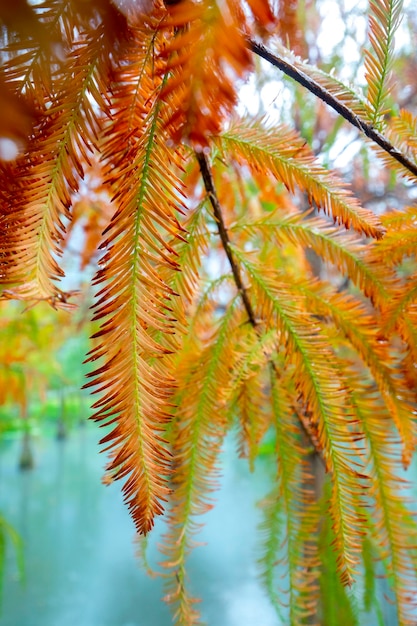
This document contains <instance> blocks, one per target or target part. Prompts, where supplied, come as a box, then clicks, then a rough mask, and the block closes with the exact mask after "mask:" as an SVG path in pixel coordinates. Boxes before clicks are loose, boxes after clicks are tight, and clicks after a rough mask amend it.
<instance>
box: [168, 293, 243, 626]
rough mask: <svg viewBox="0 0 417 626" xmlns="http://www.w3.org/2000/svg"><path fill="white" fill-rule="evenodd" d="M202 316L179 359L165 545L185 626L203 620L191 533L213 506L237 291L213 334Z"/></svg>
mask: <svg viewBox="0 0 417 626" xmlns="http://www.w3.org/2000/svg"><path fill="white" fill-rule="evenodd" d="M207 305H208V308H209V311H208V313H209V314H210V315H212V314H213V313H214V312H215V305H214V303H211V302H209V301H207ZM210 310H211V313H210ZM206 314H207V313H206ZM204 321H205V316H204V315H203V314H202V311H201V310H200V323H198V322H197V320H196V322H197V326H199V325H200V324H201V325H202V328H201V329H200V330H199V329H198V328H194V329H193V332H192V333H191V332H190V334H189V336H188V337H187V339H186V341H185V345H184V348H183V351H182V355H181V362H179V363H177V380H178V381H179V392H178V394H177V395H176V397H175V403H176V406H177V408H176V411H175V419H174V423H173V426H172V436H171V438H172V450H173V455H174V473H173V479H172V482H173V492H172V495H171V501H172V509H171V511H170V512H169V515H168V523H169V531H168V533H167V535H166V537H165V541H164V546H163V551H164V553H165V554H166V556H167V560H166V561H164V562H163V565H164V566H165V567H166V568H168V569H169V570H170V574H169V580H168V585H167V592H168V593H167V596H166V600H167V601H168V602H169V603H171V604H172V605H173V607H174V611H175V618H176V621H177V622H178V623H179V624H184V625H191V624H196V623H199V622H198V620H199V614H198V611H196V609H195V607H194V603H195V599H194V598H193V597H191V595H190V593H189V590H188V583H187V575H186V560H187V557H188V555H189V553H190V550H191V549H192V548H193V547H194V546H195V545H196V544H195V541H194V540H193V535H194V534H195V533H196V531H197V530H198V527H199V526H200V524H199V523H198V522H197V521H196V516H198V515H202V514H204V513H205V512H206V511H208V510H209V509H210V508H212V506H213V505H212V499H211V497H210V494H211V492H212V491H213V490H214V489H215V487H216V486H217V480H216V479H217V476H218V465H217V464H218V456H219V453H220V450H221V445H222V442H223V439H224V436H225V434H226V432H227V427H228V420H227V414H226V410H225V407H224V405H223V403H222V402H221V389H222V381H224V380H225V379H226V378H227V372H228V368H229V366H230V365H231V364H232V363H233V360H234V352H235V343H234V341H233V337H234V331H235V329H236V328H237V327H238V326H239V325H240V324H241V323H242V312H241V311H240V309H239V296H235V297H234V298H233V300H232V301H231V302H230V303H229V304H228V307H227V310H226V312H225V314H224V315H223V317H222V318H221V319H220V320H219V322H218V323H217V324H216V325H215V327H214V331H213V332H212V333H211V334H210V335H209V336H207V332H206V331H205V326H204ZM202 330H203V331H204V332H203V333H202V336H201V337H199V334H200V333H201V331H202Z"/></svg>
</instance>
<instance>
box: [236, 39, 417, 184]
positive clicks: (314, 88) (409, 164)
mask: <svg viewBox="0 0 417 626" xmlns="http://www.w3.org/2000/svg"><path fill="white" fill-rule="evenodd" d="M247 46H248V48H249V49H250V50H252V52H254V53H255V54H257V55H258V56H260V57H262V58H263V59H265V60H266V61H268V63H270V64H271V65H273V66H274V67H277V68H278V69H280V70H281V71H282V72H284V74H286V75H287V76H290V78H293V79H294V80H295V81H297V83H299V84H300V85H302V86H303V87H305V88H306V89H308V91H310V92H311V93H313V94H314V95H315V96H317V97H318V98H320V100H323V102H325V103H326V104H328V105H329V106H330V107H331V108H332V109H334V110H335V111H336V112H337V113H339V115H341V116H342V117H343V118H344V119H345V120H347V121H348V122H350V124H352V126H355V127H356V128H358V129H359V130H360V131H361V132H363V133H364V134H365V135H366V136H367V137H369V139H371V140H372V141H373V142H374V143H376V144H377V145H378V146H379V147H380V148H382V149H383V150H385V152H387V153H388V154H389V155H390V156H391V157H392V158H393V159H395V160H396V161H398V163H401V165H402V166H403V167H405V168H406V169H407V170H408V171H409V172H411V174H413V176H415V177H417V165H416V163H414V162H413V161H411V159H409V158H408V157H407V156H406V155H405V154H403V153H402V152H401V150H398V148H396V147H395V146H393V145H392V143H391V142H390V141H388V139H387V138H386V137H384V135H382V133H380V132H379V131H377V130H376V129H375V128H374V127H373V126H372V125H371V124H368V123H367V122H365V121H364V120H362V119H361V118H360V117H359V116H358V115H356V114H355V113H353V111H351V110H350V109H349V107H347V106H346V105H345V104H343V102H340V100H338V99H337V98H335V96H333V95H332V94H331V93H330V92H329V91H327V89H325V88H324V87H322V86H321V85H319V84H318V83H316V81H315V80H313V79H312V78H310V76H307V74H305V73H304V72H303V71H301V70H299V69H297V68H296V67H294V66H293V65H291V63H288V61H285V60H284V59H283V58H282V57H280V56H278V55H277V54H273V53H272V52H270V51H269V50H268V49H267V48H265V46H263V45H262V44H260V43H257V42H256V41H253V39H247Z"/></svg>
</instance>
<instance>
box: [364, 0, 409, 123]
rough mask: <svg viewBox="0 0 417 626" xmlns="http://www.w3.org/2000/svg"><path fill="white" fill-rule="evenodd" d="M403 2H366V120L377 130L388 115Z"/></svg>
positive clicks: (396, 0) (389, 0)
mask: <svg viewBox="0 0 417 626" xmlns="http://www.w3.org/2000/svg"><path fill="white" fill-rule="evenodd" d="M402 9H403V1H402V0H369V42H370V44H371V46H372V50H366V51H365V78H366V81H367V83H368V103H369V107H370V111H369V114H368V117H369V119H370V121H371V123H372V124H373V125H374V126H375V127H377V128H380V127H381V126H382V125H383V116H384V114H385V113H386V112H387V99H388V96H389V90H390V70H391V65H392V58H393V51H394V35H395V31H396V30H397V28H398V25H399V23H400V20H401V14H402Z"/></svg>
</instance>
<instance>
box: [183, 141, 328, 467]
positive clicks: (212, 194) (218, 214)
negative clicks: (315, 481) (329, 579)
mask: <svg viewBox="0 0 417 626" xmlns="http://www.w3.org/2000/svg"><path fill="white" fill-rule="evenodd" d="M195 155H196V158H197V161H198V163H199V165H200V171H201V175H202V177H203V181H204V187H205V190H206V192H207V195H208V197H209V199H210V203H211V206H212V208H213V214H214V218H215V220H216V223H217V229H218V232H219V235H220V239H221V242H222V245H223V248H224V251H225V253H226V255H227V258H228V260H229V263H230V267H231V268H232V273H233V278H234V281H235V284H236V287H237V289H238V291H239V293H240V295H241V298H242V301H243V306H244V307H245V310H246V313H247V316H248V318H249V322H250V324H251V326H252V327H253V328H254V330H255V332H256V334H257V335H258V336H260V328H259V324H258V322H257V320H256V316H255V312H254V310H253V308H252V304H251V301H250V298H249V294H248V290H247V289H246V287H245V285H244V284H243V280H242V275H241V273H240V267H239V265H238V263H237V262H236V260H235V258H234V256H233V252H232V249H231V246H230V243H231V242H230V239H229V234H228V232H227V228H226V225H225V223H224V219H223V213H222V208H221V206H220V202H219V199H218V197H217V193H216V188H215V186H214V180H213V176H212V173H211V170H210V165H209V162H208V159H207V156H206V155H205V154H204V152H196V153H195ZM269 364H270V367H272V369H273V371H274V374H275V376H277V377H279V373H278V371H277V367H276V365H275V363H274V361H273V360H272V359H269ZM297 416H298V419H299V421H300V425H301V427H302V429H303V431H304V433H305V436H306V437H307V439H308V440H309V441H310V442H311V445H312V446H313V448H314V450H315V451H316V454H317V455H318V456H319V458H320V459H321V461H322V462H323V463H324V464H325V461H324V458H323V450H322V448H321V446H320V444H319V441H318V439H317V437H316V435H315V433H314V431H313V429H312V427H311V424H310V423H309V421H308V419H307V418H306V417H304V416H301V415H300V413H299V412H298V411H297Z"/></svg>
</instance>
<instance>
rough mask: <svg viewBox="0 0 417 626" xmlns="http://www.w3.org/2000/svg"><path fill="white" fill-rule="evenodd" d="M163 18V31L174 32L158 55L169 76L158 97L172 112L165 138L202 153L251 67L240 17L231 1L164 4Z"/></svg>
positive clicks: (236, 6)
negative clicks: (185, 143)
mask: <svg viewBox="0 0 417 626" xmlns="http://www.w3.org/2000/svg"><path fill="white" fill-rule="evenodd" d="M168 13H169V15H168V18H167V19H166V20H165V21H164V23H163V26H164V28H165V27H170V28H171V29H175V32H176V35H175V37H174V36H172V35H171V37H170V41H169V44H168V45H167V46H166V48H165V50H164V53H163V54H164V57H166V58H167V68H168V70H169V71H170V72H171V76H170V78H169V80H168V81H167V84H166V85H165V87H164V89H163V91H162V94H161V97H162V98H163V99H164V100H167V101H168V102H169V103H170V106H171V108H172V115H171V117H170V119H169V120H168V122H167V124H168V127H169V132H170V135H171V137H172V139H173V140H174V141H179V140H180V139H182V138H188V139H189V140H190V141H191V143H193V144H194V145H195V146H197V147H203V146H206V145H207V144H208V136H209V135H211V134H217V133H218V132H219V131H220V129H221V125H222V121H223V119H224V117H225V115H226V114H227V113H230V112H231V111H232V108H233V107H234V105H235V104H236V102H237V91H236V79H238V78H241V77H243V76H244V74H245V73H246V72H247V71H248V70H249V69H250V67H251V57H250V53H249V51H248V50H247V47H246V45H245V40H244V36H243V32H242V27H243V29H244V24H245V16H244V13H243V11H242V9H241V7H240V5H239V3H238V2H235V1H234V0H226V2H223V3H222V4H221V6H220V4H219V3H217V2H216V1H215V0H203V1H202V2H198V3H197V2H192V1H191V0H186V1H184V2H180V3H175V4H171V3H169V6H168Z"/></svg>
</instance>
